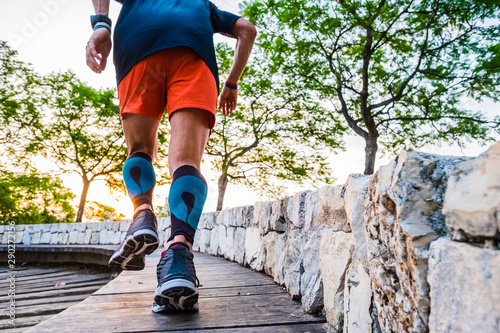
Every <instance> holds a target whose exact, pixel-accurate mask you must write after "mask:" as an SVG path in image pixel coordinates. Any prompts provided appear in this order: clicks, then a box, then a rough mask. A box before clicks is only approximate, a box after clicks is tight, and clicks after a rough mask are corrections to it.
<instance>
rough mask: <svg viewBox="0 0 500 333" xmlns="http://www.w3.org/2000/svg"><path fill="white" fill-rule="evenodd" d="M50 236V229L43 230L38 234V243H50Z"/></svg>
mask: <svg viewBox="0 0 500 333" xmlns="http://www.w3.org/2000/svg"><path fill="white" fill-rule="evenodd" d="M51 237H52V234H51V233H50V231H47V232H44V233H43V234H42V235H41V236H40V244H50V239H51Z"/></svg>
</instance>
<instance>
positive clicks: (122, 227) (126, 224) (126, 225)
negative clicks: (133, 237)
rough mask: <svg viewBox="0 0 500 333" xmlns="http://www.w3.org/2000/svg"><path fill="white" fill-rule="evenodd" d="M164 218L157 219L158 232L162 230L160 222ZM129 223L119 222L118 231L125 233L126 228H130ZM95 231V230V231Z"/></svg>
mask: <svg viewBox="0 0 500 333" xmlns="http://www.w3.org/2000/svg"><path fill="white" fill-rule="evenodd" d="M163 219H164V218H160V219H158V230H163V229H162V228H160V222H161V221H162V220H163ZM130 223H131V222H129V221H120V222H119V224H120V227H119V228H118V230H119V231H127V230H128V227H129V226H130ZM96 230H97V229H96Z"/></svg>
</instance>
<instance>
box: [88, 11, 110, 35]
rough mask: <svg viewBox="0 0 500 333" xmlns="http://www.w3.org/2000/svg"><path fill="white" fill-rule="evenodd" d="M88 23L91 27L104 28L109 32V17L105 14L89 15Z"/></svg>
mask: <svg viewBox="0 0 500 333" xmlns="http://www.w3.org/2000/svg"><path fill="white" fill-rule="evenodd" d="M90 24H91V25H92V29H94V30H96V29H99V28H106V29H108V30H109V32H111V19H110V18H109V17H107V16H106V15H92V16H90Z"/></svg>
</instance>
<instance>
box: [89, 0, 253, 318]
mask: <svg viewBox="0 0 500 333" xmlns="http://www.w3.org/2000/svg"><path fill="white" fill-rule="evenodd" d="M92 2H93V4H94V8H95V12H96V15H92V16H91V24H92V28H93V29H94V33H93V34H92V36H91V37H90V40H89V42H88V43H87V48H86V58H87V65H88V66H89V67H90V68H91V69H92V70H93V71H94V72H96V73H101V72H102V71H103V70H104V69H105V68H106V63H107V58H108V55H109V53H110V51H111V44H112V43H111V30H112V29H111V26H112V22H111V20H110V19H109V18H108V11H109V0H93V1H92ZM118 2H120V3H122V5H123V6H122V9H121V12H120V16H119V18H118V21H117V23H116V27H115V29H114V57H113V58H114V59H113V60H114V64H115V67H116V78H117V82H118V99H119V101H120V116H121V119H122V126H123V132H124V135H125V141H126V143H127V148H128V154H129V155H128V158H127V160H126V161H125V164H124V166H123V178H124V181H125V186H126V187H127V190H128V193H129V196H130V198H131V200H132V203H133V205H134V217H133V221H132V223H131V225H130V228H129V230H128V232H127V235H126V237H125V240H124V241H123V242H122V244H120V247H119V248H118V249H117V250H116V251H115V253H114V254H113V256H112V257H111V259H110V266H114V267H121V268H123V269H129V270H141V269H143V268H144V265H145V255H147V254H151V253H152V252H153V251H155V250H156V248H157V247H158V234H157V222H156V216H155V215H154V213H153V205H152V198H153V189H154V186H155V171H154V169H153V165H152V163H153V161H154V159H155V155H156V151H157V144H158V141H157V130H158V125H159V122H160V120H161V118H162V116H163V112H164V110H165V109H166V110H167V114H168V119H169V121H170V127H171V136H170V145H169V153H168V164H169V172H170V175H171V177H172V185H171V187H170V193H169V196H168V201H169V206H170V212H171V215H170V216H171V235H170V237H169V239H168V241H167V242H166V244H165V248H164V251H163V252H162V255H161V259H160V262H159V263H158V267H157V278H158V287H157V289H156V292H155V297H154V302H153V311H154V312H170V311H175V310H196V309H197V308H198V289H197V286H198V283H197V278H196V272H195V268H194V264H193V254H192V244H193V240H194V234H195V231H196V228H197V226H198V221H199V218H200V215H201V212H202V210H203V205H204V203H205V199H206V197H207V183H206V181H205V179H204V178H203V176H202V174H201V173H200V163H201V158H202V155H203V151H204V149H205V145H206V143H207V140H208V137H209V135H210V130H211V128H213V126H214V124H215V110H216V107H217V97H218V92H219V91H218V89H219V77H218V72H217V71H218V69H217V63H216V59H215V50H214V42H213V35H214V33H222V34H224V35H226V36H230V37H234V38H236V39H237V43H236V49H235V57H234V63H233V66H232V68H231V71H230V74H229V76H228V77H227V81H226V83H225V85H224V87H223V88H222V91H221V93H220V98H219V108H220V109H221V110H222V114H223V115H229V114H231V113H232V112H233V110H234V109H235V108H236V100H237V83H238V80H239V78H240V76H241V74H242V73H243V70H244V68H245V65H246V63H247V60H248V58H249V56H250V52H251V50H252V47H253V44H254V41H255V37H256V34H257V31H256V29H255V27H254V25H253V24H251V23H250V22H248V21H247V20H245V19H243V18H241V17H238V16H237V15H234V14H231V13H229V12H225V11H222V10H219V9H218V8H217V7H216V6H215V5H214V4H213V3H212V2H210V1H208V0H140V1H139V0H125V1H123V0H122V1H118Z"/></svg>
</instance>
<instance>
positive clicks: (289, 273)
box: [275, 229, 306, 299]
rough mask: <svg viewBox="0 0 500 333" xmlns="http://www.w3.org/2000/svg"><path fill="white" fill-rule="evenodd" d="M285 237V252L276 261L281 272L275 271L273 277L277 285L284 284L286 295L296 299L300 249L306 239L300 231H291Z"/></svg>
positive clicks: (300, 269)
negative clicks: (275, 278)
mask: <svg viewBox="0 0 500 333" xmlns="http://www.w3.org/2000/svg"><path fill="white" fill-rule="evenodd" d="M286 236H287V237H286V240H285V250H284V251H283V253H282V254H281V255H280V257H279V259H278V260H279V261H280V263H279V264H278V265H279V266H278V267H282V272H279V271H277V272H276V274H275V277H277V279H278V281H279V282H278V283H280V284H284V285H285V287H286V289H287V291H288V293H289V294H290V295H292V297H293V298H295V299H297V298H299V297H300V295H301V294H300V275H301V272H302V271H303V266H302V249H303V248H304V246H305V242H306V238H305V236H304V234H303V232H302V229H295V230H292V231H291V232H290V233H288V234H287V235H286ZM281 276H282V278H281ZM281 281H282V282H281Z"/></svg>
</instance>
